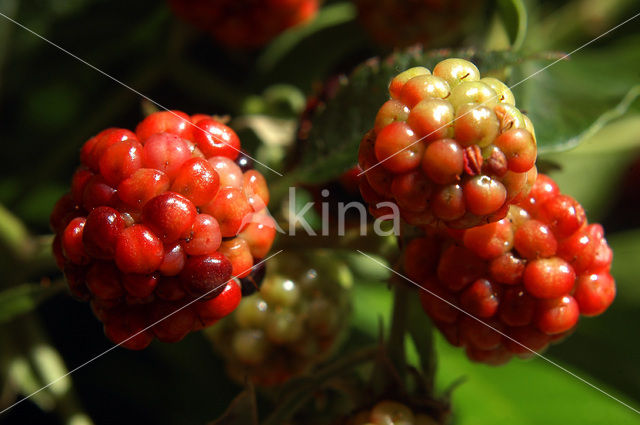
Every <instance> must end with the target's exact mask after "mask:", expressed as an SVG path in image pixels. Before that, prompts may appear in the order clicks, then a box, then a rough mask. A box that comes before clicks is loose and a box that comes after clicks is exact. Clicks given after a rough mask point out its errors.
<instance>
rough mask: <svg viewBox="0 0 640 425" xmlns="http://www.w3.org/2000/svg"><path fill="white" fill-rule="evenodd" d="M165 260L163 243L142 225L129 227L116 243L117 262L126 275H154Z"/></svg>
mask: <svg viewBox="0 0 640 425" xmlns="http://www.w3.org/2000/svg"><path fill="white" fill-rule="evenodd" d="M163 258H164V249H163V246H162V241H161V240H160V238H158V236H156V235H155V234H154V233H153V232H152V231H151V230H150V229H149V228H147V227H146V226H144V225H142V224H135V225H133V226H131V227H127V228H126V229H124V230H123V231H122V232H121V233H120V236H119V237H118V239H117V241H116V247H115V260H116V264H117V266H118V268H119V269H120V270H122V271H123V272H124V273H137V274H147V273H152V272H154V271H155V270H157V269H158V267H159V266H160V264H162V260H163Z"/></svg>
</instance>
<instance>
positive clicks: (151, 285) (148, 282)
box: [122, 274, 158, 298]
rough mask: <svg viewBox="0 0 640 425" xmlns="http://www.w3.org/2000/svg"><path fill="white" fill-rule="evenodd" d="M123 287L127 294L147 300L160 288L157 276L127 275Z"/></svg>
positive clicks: (124, 276)
mask: <svg viewBox="0 0 640 425" xmlns="http://www.w3.org/2000/svg"><path fill="white" fill-rule="evenodd" d="M122 285H123V286H124V289H125V290H126V291H127V293H128V294H129V295H131V296H134V297H138V298H146V297H148V296H150V295H151V294H153V291H154V290H155V289H156V287H157V286H158V276H157V274H125V275H123V276H122Z"/></svg>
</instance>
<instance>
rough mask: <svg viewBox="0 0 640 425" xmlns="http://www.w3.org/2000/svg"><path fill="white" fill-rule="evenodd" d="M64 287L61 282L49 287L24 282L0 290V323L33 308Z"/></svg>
mask: <svg viewBox="0 0 640 425" xmlns="http://www.w3.org/2000/svg"><path fill="white" fill-rule="evenodd" d="M63 288H64V283H63V282H58V283H56V284H55V285H51V286H49V287H45V286H42V285H40V284H37V283H25V284H22V285H18V286H13V287H11V288H9V289H5V290H4V291H2V292H0V324H3V323H6V322H9V321H10V320H12V319H14V318H16V317H17V316H19V315H21V314H25V313H28V312H30V311H32V310H34V309H35V308H36V307H37V306H38V305H39V304H40V303H41V302H43V301H44V300H46V299H47V298H48V297H50V296H51V295H53V294H55V293H57V292H59V291H60V290H61V289H63Z"/></svg>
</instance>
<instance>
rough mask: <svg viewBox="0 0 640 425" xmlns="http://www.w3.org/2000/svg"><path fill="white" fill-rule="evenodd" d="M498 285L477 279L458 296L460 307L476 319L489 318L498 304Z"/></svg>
mask: <svg viewBox="0 0 640 425" xmlns="http://www.w3.org/2000/svg"><path fill="white" fill-rule="evenodd" d="M498 292H499V288H498V285H495V284H493V283H491V282H490V281H488V280H487V279H478V280H476V281H475V282H473V283H472V284H471V285H469V286H468V287H467V288H466V289H465V290H464V291H462V293H461V294H460V307H461V308H462V309H463V310H464V311H466V312H467V313H470V314H472V315H474V316H476V317H491V316H493V315H494V314H495V313H496V311H497V310H498V305H499V304H500V296H499V293H498Z"/></svg>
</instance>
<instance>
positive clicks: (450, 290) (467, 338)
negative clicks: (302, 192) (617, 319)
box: [404, 175, 616, 365]
mask: <svg viewBox="0 0 640 425" xmlns="http://www.w3.org/2000/svg"><path fill="white" fill-rule="evenodd" d="M611 260H612V253H611V249H610V248H609V246H608V245H607V242H606V240H605V239H604V234H603V230H602V227H601V226H600V225H597V224H590V225H589V224H588V223H587V222H586V218H585V215H584V210H583V209H582V207H581V206H580V204H578V202H577V201H575V200H574V199H573V198H571V197H569V196H566V195H561V194H559V190H558V187H557V185H556V184H555V183H554V182H553V181H552V180H551V179H550V178H549V177H547V176H545V175H539V176H538V179H537V181H536V183H535V184H534V185H533V187H532V190H531V193H530V195H529V196H528V197H527V198H523V199H522V200H520V201H519V203H518V205H512V206H510V208H509V212H508V214H507V217H505V218H504V219H502V220H500V221H497V222H493V223H489V224H485V225H482V226H477V227H473V228H470V229H466V230H463V231H458V230H456V231H449V232H447V233H446V234H445V235H444V236H442V235H441V236H437V237H434V236H428V237H422V238H417V239H414V240H412V241H411V242H410V243H409V245H408V246H407V249H406V251H405V257H404V268H405V272H406V274H407V276H408V277H409V278H411V279H412V280H414V281H415V282H416V283H418V284H420V286H422V288H423V289H424V290H421V291H420V299H421V302H422V306H423V308H424V310H425V312H426V313H427V314H428V315H429V316H430V317H431V319H432V320H433V321H434V324H435V326H436V327H437V328H438V329H440V330H441V331H442V332H443V334H444V336H445V337H446V338H447V340H449V341H450V342H451V343H452V344H454V345H456V346H464V347H465V349H466V353H467V355H468V356H469V358H470V359H471V360H473V361H478V362H484V363H488V364H492V365H498V364H502V363H505V362H507V361H508V360H509V359H510V358H511V357H512V356H513V355H516V356H519V357H530V356H531V355H532V352H531V350H533V351H541V350H544V349H545V348H546V347H547V346H548V345H549V344H550V343H552V342H557V341H559V340H560V339H562V338H564V337H565V336H566V335H567V333H568V332H569V331H571V330H572V329H573V328H575V326H576V324H577V322H578V318H579V315H580V314H582V315H584V316H595V315H598V314H601V313H603V312H604V311H605V310H606V309H607V308H608V307H609V305H610V304H611V303H612V302H613V299H614V297H615V292H616V289H615V282H614V280H613V277H611V274H610V273H609V269H610V267H611ZM434 294H435V296H434ZM456 307H457V308H456ZM461 310H462V311H461ZM465 313H468V314H465ZM469 315H471V316H473V317H470V316H469ZM476 319H479V320H481V321H482V322H484V323H481V322H479V321H478V320H476ZM487 325H488V326H487ZM505 335H506V336H505ZM521 344H522V345H524V346H525V347H523V346H522V345H521ZM527 348H528V349H527Z"/></svg>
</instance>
